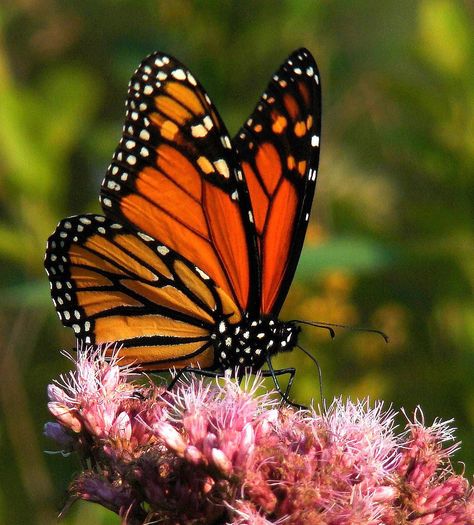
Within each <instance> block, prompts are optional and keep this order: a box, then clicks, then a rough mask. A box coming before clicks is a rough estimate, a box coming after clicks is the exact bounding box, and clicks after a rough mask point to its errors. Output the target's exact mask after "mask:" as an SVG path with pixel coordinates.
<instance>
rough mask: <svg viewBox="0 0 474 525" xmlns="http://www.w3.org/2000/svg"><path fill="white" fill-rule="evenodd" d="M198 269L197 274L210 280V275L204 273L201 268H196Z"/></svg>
mask: <svg viewBox="0 0 474 525" xmlns="http://www.w3.org/2000/svg"><path fill="white" fill-rule="evenodd" d="M195 268H196V272H197V273H198V274H199V275H200V276H201V277H202V278H203V279H205V280H208V279H209V275H207V273H204V272H203V271H202V270H201V268H198V267H197V266H195Z"/></svg>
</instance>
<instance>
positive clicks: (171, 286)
mask: <svg viewBox="0 0 474 525" xmlns="http://www.w3.org/2000/svg"><path fill="white" fill-rule="evenodd" d="M45 267H46V271H47V273H48V276H49V279H50V283H51V293H52V297H53V302H54V305H55V307H56V310H57V313H58V316H59V318H60V320H61V321H62V323H63V324H64V325H65V326H68V327H71V328H72V329H73V330H74V332H75V334H76V337H77V338H78V339H80V340H82V341H84V342H85V343H90V344H100V343H107V342H110V341H114V342H117V343H118V345H123V347H122V349H121V350H120V351H119V357H120V358H121V363H122V364H127V363H135V362H136V363H138V364H139V365H140V368H141V369H152V370H159V369H168V368H171V367H173V366H176V367H177V368H179V367H184V366H187V365H193V366H200V367H201V368H211V369H212V368H214V367H215V366H216V365H215V360H214V349H213V347H212V344H211V343H212V339H211V334H212V330H213V327H214V326H215V324H216V319H220V318H221V317H220V316H221V315H224V316H228V318H229V319H230V320H231V322H238V320H239V319H240V315H239V309H238V307H237V305H236V304H235V303H234V302H233V300H232V299H231V298H230V297H229V296H228V295H227V294H226V292H225V291H223V290H222V289H220V288H219V287H218V286H216V284H215V283H214V281H213V280H212V279H211V278H210V277H208V276H207V275H206V274H205V273H204V272H203V271H202V270H200V269H199V268H197V267H196V266H194V265H192V264H191V263H189V262H188V261H186V260H185V259H184V258H183V257H181V256H180V255H179V254H178V253H176V252H175V251H174V250H172V249H171V248H170V247H168V246H165V245H163V244H161V243H159V242H157V241H155V240H154V239H152V238H151V237H149V236H148V235H147V234H145V233H143V232H136V231H134V230H129V229H127V228H126V227H124V226H122V225H121V224H117V223H114V222H113V221H111V220H109V219H107V218H106V217H103V216H101V215H82V216H76V217H70V218H68V219H64V220H63V221H61V222H60V224H59V225H58V227H57V229H56V231H55V232H54V233H53V235H52V236H51V237H50V238H49V241H48V246H47V250H46V257H45Z"/></svg>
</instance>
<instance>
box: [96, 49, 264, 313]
mask: <svg viewBox="0 0 474 525" xmlns="http://www.w3.org/2000/svg"><path fill="white" fill-rule="evenodd" d="M126 106H127V111H126V120H125V125H124V128H123V136H122V139H121V140H120V144H119V146H118V148H117V150H116V152H115V154H114V157H113V161H112V163H111V165H110V167H109V169H108V171H107V174H106V177H105V180H104V182H103V184H102V190H101V204H102V208H103V210H104V213H105V215H106V216H107V217H109V218H111V219H112V220H114V221H117V222H120V223H123V224H128V225H129V226H131V227H133V228H136V229H138V230H140V231H143V232H145V233H146V234H148V235H150V236H151V237H153V238H154V239H159V240H160V242H163V243H165V244H166V245H167V246H169V247H170V248H171V249H172V250H174V251H175V252H178V253H179V254H180V255H181V256H183V257H184V258H186V259H188V260H189V261H192V262H193V263H194V264H196V265H197V266H198V267H199V268H201V270H202V271H204V272H205V273H206V274H208V275H209V276H210V277H211V278H212V279H213V280H214V281H215V282H216V283H217V284H218V285H219V287H220V288H222V289H223V290H224V291H225V292H226V293H227V294H228V295H229V296H230V297H232V299H233V300H234V301H235V302H236V303H237V305H238V306H239V308H240V310H241V312H243V311H248V310H249V309H251V308H252V305H255V304H258V302H259V300H258V294H259V289H258V283H259V277H258V271H259V264H258V252H257V249H256V246H255V243H256V239H255V235H254V229H253V225H252V221H253V217H252V212H251V208H250V204H249V197H248V194H247V189H246V186H245V182H244V180H243V174H242V171H241V169H240V166H239V164H238V162H237V159H236V155H235V151H234V148H233V146H232V143H231V140H230V138H229V135H228V133H227V131H226V129H225V126H224V124H223V122H222V120H221V118H220V117H219V115H218V113H217V111H216V109H215V107H214V106H213V104H212V103H211V101H210V99H209V97H208V95H207V93H206V92H205V91H204V89H203V88H202V86H201V85H200V84H199V82H198V81H197V80H196V79H195V77H194V76H193V75H192V74H191V72H190V71H189V70H188V69H187V68H186V67H185V66H183V65H182V64H181V63H180V62H178V61H177V60H176V59H174V58H172V57H170V56H167V55H164V54H162V53H154V54H153V55H150V56H149V57H148V58H146V59H145V60H144V61H143V62H142V64H141V65H140V67H139V68H138V69H137V70H136V71H135V74H134V75H133V77H132V79H131V81H130V85H129V94H128V99H127V104H126Z"/></svg>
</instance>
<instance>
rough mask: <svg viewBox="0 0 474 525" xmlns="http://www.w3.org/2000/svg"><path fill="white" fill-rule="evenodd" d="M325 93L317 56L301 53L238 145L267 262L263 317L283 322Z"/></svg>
mask: <svg viewBox="0 0 474 525" xmlns="http://www.w3.org/2000/svg"><path fill="white" fill-rule="evenodd" d="M320 134H321V87H320V79H319V72H318V69H317V66H316V62H315V61H314V59H313V57H312V56H311V54H310V53H309V52H308V51H307V50H305V49H299V50H297V51H295V52H294V53H293V54H292V55H290V57H288V59H287V61H286V62H285V63H284V64H283V65H282V66H281V67H280V69H279V70H278V71H277V72H276V74H275V75H274V76H273V78H272V80H271V82H270V84H269V85H268V87H267V89H266V91H265V93H264V94H263V96H262V98H261V99H260V101H259V103H258V104H257V106H256V108H255V110H254V112H253V113H252V115H251V116H250V118H249V119H248V120H247V121H246V123H245V125H244V126H243V127H242V129H241V130H240V131H239V132H238V133H237V135H236V137H235V138H234V140H233V143H234V144H235V146H236V148H237V151H238V156H239V160H240V162H241V165H242V169H243V171H244V174H245V179H246V182H247V186H248V190H249V193H250V199H251V204H252V211H253V216H254V221H255V229H256V235H257V238H258V250H259V256H260V260H261V279H262V283H261V289H262V293H261V307H260V309H261V312H262V313H272V314H275V315H277V314H278V312H279V310H280V308H281V306H282V304H283V301H284V300H285V297H286V295H287V292H288V288H289V286H290V284H291V280H292V278H293V275H294V272H295V269H296V265H297V263H298V259H299V256H300V252H301V247H302V245H303V240H304V235H305V232H306V227H307V223H308V219H309V214H310V210H311V203H312V200H313V195H314V190H315V186H316V174H317V167H318V161H319V140H320Z"/></svg>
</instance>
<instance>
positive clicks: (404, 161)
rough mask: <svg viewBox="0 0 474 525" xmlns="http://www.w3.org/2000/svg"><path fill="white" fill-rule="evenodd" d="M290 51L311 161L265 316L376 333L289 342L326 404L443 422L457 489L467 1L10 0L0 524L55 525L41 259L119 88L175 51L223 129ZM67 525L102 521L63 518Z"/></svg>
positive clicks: (98, 517) (2, 152) (93, 183)
mask: <svg viewBox="0 0 474 525" xmlns="http://www.w3.org/2000/svg"><path fill="white" fill-rule="evenodd" d="M299 46H306V47H307V48H309V49H310V50H311V51H312V53H313V54H314V56H315V57H316V59H317V61H318V63H319V67H320V70H321V76H322V81H323V96H324V100H323V107H324V120H323V138H322V158H321V168H320V174H319V180H318V188H317V193H316V199H315V204H314V208H313V215H312V219H311V224H310V228H309V231H308V235H307V240H306V243H305V248H304V251H303V255H302V259H301V263H300V266H299V269H298V273H297V276H296V278H295V282H294V285H293V287H292V289H291V291H290V294H289V297H288V300H287V303H286V305H285V309H284V311H283V313H282V318H294V317H298V318H300V319H307V320H321V321H330V322H336V323H346V324H350V325H356V326H372V327H376V328H379V329H381V330H384V331H386V332H387V333H388V334H389V335H390V337H391V342H390V344H388V345H386V344H385V343H384V342H383V340H382V339H381V338H378V337H377V336H374V335H371V334H364V333H354V332H350V331H339V332H338V335H337V337H336V338H335V340H333V341H331V340H330V339H329V337H328V335H327V333H326V332H324V331H323V330H318V329H313V328H310V327H306V329H305V330H304V336H303V338H302V344H303V346H304V347H305V348H306V349H307V350H309V351H310V352H312V353H313V355H315V356H317V359H318V360H319V363H320V366H321V368H322V370H323V377H324V380H323V386H324V391H325V395H326V396H327V397H328V398H332V397H333V396H334V395H344V396H346V395H350V396H352V397H353V398H356V397H364V396H368V395H369V396H370V397H371V398H373V399H376V398H378V399H384V400H386V402H387V403H388V404H390V403H393V406H394V407H395V408H400V407H402V406H403V407H405V408H406V409H407V412H408V413H410V412H411V411H413V409H414V407H415V406H416V405H418V404H420V405H421V406H422V407H423V410H424V413H425V418H426V421H427V422H431V421H432V420H433V419H434V418H435V417H441V418H444V419H450V418H454V419H455V425H456V426H457V427H458V433H457V435H458V437H459V438H460V439H462V440H463V442H464V444H463V448H462V451H461V452H460V453H458V455H457V456H456V461H464V462H465V468H466V471H467V473H468V474H469V475H471V474H472V473H473V472H474V447H473V439H472V438H473V434H474V381H473V378H474V348H473V340H474V303H473V296H472V291H473V280H474V263H473V261H474V242H473V240H474V239H473V237H474V235H473V209H474V184H473V178H474V4H473V3H472V2H471V1H469V0H466V1H465V2H463V1H456V0H424V1H415V0H383V1H381V0H359V1H358V2H346V1H343V0H333V1H313V2H304V1H301V2H295V1H293V0H287V1H271V2H270V1H265V0H261V1H259V2H250V1H246V0H241V1H237V0H236V1H230V0H224V1H221V2H215V1H200V2H194V1H190V0H173V2H166V1H162V2H160V1H152V0H141V1H140V2H138V1H131V0H117V1H111V0H108V1H107V0H103V1H99V2H97V1H96V0H83V1H81V2H71V1H66V2H64V1H60V0H15V1H13V2H11V3H10V4H9V3H8V1H7V2H3V3H2V4H1V6H0V264H1V272H0V346H1V352H0V363H1V376H0V403H1V420H0V458H1V459H0V478H1V492H0V522H1V523H5V524H20V523H29V524H31V525H36V524H38V525H47V524H51V523H54V522H55V519H56V515H57V511H58V509H59V508H61V506H62V505H63V503H64V489H65V487H66V486H67V483H68V481H69V479H70V478H71V476H72V474H73V472H74V471H75V470H76V469H77V468H78V465H77V463H76V462H75V460H74V458H63V457H61V456H58V455H47V454H45V453H44V451H45V450H49V449H51V448H52V444H51V443H48V442H46V440H45V439H44V438H43V436H42V425H43V424H44V422H45V421H47V420H48V414H47V410H46V385H47V384H48V382H50V381H51V380H52V378H54V377H57V375H58V374H59V373H60V372H63V371H66V370H67V369H68V367H69V365H70V363H69V362H68V361H67V360H66V359H65V358H64V357H62V356H60V354H59V350H60V349H63V348H71V347H72V346H73V344H74V343H73V337H72V334H71V333H69V331H67V330H66V329H63V328H62V326H61V325H60V323H59V321H58V319H57V318H56V316H55V314H54V311H53V306H52V304H51V302H50V299H49V289H48V283H47V279H46V276H45V274H44V272H43V266H42V260H43V254H44V247H45V241H46V238H47V237H48V235H49V234H50V233H51V232H52V230H53V229H54V227H55V225H56V223H57V222H58V221H59V219H61V218H62V217H64V216H66V215H72V214H76V213H81V212H86V211H87V212H92V211H98V210H99V206H98V200H97V196H98V190H99V185H100V182H101V179H102V177H103V175H104V173H105V170H106V167H107V165H108V163H109V162H110V159H111V155H112V152H113V151H114V149H115V146H116V144H117V141H118V139H119V137H120V130H121V125H122V119H123V118H124V106H123V102H124V99H125V95H126V90H127V83H128V80H129V77H130V76H131V73H132V72H133V70H134V69H135V67H136V66H137V65H138V63H139V62H140V60H141V59H142V58H144V57H145V56H146V55H147V54H149V53H150V52H152V51H154V50H158V49H159V50H163V51H166V52H168V53H170V54H172V55H175V56H177V57H178V58H179V59H181V60H182V61H183V62H184V63H185V64H187V65H188V66H189V67H190V68H191V70H192V71H193V72H194V74H195V75H196V76H197V77H198V78H200V79H201V81H202V82H203V83H204V85H205V86H206V87H207V90H208V92H209V94H210V96H211V97H212V98H213V100H214V101H215V103H216V104H217V106H218V108H220V111H221V114H222V116H223V118H224V120H225V121H226V122H227V124H228V127H229V130H230V131H231V134H233V133H235V132H236V131H237V129H238V128H239V126H240V124H241V123H242V122H243V121H244V119H245V118H246V117H247V115H248V114H249V113H250V111H251V110H252V109H253V107H254V105H255V103H256V100H257V97H259V96H260V94H261V92H262V91H263V89H264V88H265V86H266V83H267V81H268V80H269V78H270V76H271V74H272V73H273V71H274V70H275V69H276V68H277V67H278V66H279V64H280V63H281V62H282V61H283V59H284V58H285V57H286V56H287V55H288V54H289V53H290V52H291V51H292V50H293V49H295V48H297V47H299ZM290 363H291V364H294V365H296V366H297V367H298V369H299V372H298V377H297V381H296V386H295V389H294V391H293V394H294V396H295V398H297V399H298V400H299V401H301V402H307V401H308V400H309V399H310V398H311V397H313V396H316V398H317V396H318V382H317V374H316V370H315V367H314V366H313V365H312V364H311V362H310V361H309V360H308V359H307V358H306V357H305V356H304V355H303V354H302V353H299V354H298V352H297V351H295V352H293V354H292V355H288V354H285V355H283V356H281V357H280V358H279V360H278V363H277V365H278V364H279V365H282V364H284V365H289V364H290ZM400 423H401V425H403V420H401V421H400ZM456 468H457V469H458V470H459V471H461V470H462V468H463V466H462V465H461V464H458V465H457V466H456ZM63 523H64V524H65V525H72V524H83V523H94V524H106V523H107V524H116V523H118V519H117V518H116V517H115V516H114V515H112V514H110V513H108V512H107V511H104V510H103V509H100V508H98V507H96V506H95V505H92V504H84V503H77V504H75V505H74V506H73V507H72V509H71V510H70V511H69V512H68V514H67V515H66V517H65V518H64V520H63Z"/></svg>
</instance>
